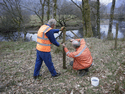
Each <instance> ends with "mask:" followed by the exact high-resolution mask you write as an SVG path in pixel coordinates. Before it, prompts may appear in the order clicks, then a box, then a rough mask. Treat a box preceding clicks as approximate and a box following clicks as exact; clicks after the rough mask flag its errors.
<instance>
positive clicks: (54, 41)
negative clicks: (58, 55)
mask: <svg viewBox="0 0 125 94" xmlns="http://www.w3.org/2000/svg"><path fill="white" fill-rule="evenodd" d="M56 32H59V29H52V30H50V31H49V32H47V33H46V36H47V37H48V38H49V40H50V42H51V43H53V44H54V45H56V46H59V43H58V42H57V41H56V38H55V37H54V33H56Z"/></svg>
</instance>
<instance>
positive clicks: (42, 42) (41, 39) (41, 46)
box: [36, 25, 52, 52]
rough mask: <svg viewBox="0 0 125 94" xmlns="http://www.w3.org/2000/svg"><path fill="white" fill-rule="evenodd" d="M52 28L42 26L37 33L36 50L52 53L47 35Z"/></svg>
mask: <svg viewBox="0 0 125 94" xmlns="http://www.w3.org/2000/svg"><path fill="white" fill-rule="evenodd" d="M51 29H52V28H51V27H49V26H47V25H42V26H41V27H40V29H39V30H38V33H37V46H36V49H37V50H39V51H42V52H50V51H51V44H52V43H51V42H50V40H49V39H48V37H47V36H46V33H47V32H48V31H49V30H51Z"/></svg>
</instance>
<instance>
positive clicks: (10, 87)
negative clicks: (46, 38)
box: [0, 38, 125, 94]
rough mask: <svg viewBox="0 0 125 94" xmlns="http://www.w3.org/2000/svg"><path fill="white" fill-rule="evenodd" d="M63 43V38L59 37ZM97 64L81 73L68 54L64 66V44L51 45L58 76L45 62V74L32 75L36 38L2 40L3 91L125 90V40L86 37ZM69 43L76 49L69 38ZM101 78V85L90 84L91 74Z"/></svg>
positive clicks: (90, 93) (95, 93)
mask: <svg viewBox="0 0 125 94" xmlns="http://www.w3.org/2000/svg"><path fill="white" fill-rule="evenodd" d="M59 42H60V43H61V40H60V41H59ZM86 42H87V46H88V47H89V49H90V51H91V54H92V57H93V63H94V65H93V66H92V67H91V68H90V72H89V73H88V75H85V76H83V77H79V76H78V72H77V71H76V70H73V69H72V67H71V66H70V65H69V63H70V61H73V59H72V58H69V57H66V66H67V69H63V68H62V67H63V58H62V57H63V55H62V47H61V46H60V47H58V48H57V47H56V46H54V45H52V50H51V55H52V61H53V63H54V66H55V69H56V70H57V72H60V73H61V76H59V77H58V78H52V77H51V75H50V72H49V71H48V69H47V67H46V66H45V64H44V63H43V65H42V68H41V71H40V73H41V74H42V77H40V78H39V79H37V80H34V79H33V77H32V76H33V71H34V66H35V59H36V49H35V48H36V42H0V77H1V79H0V93H17V94H18V93H23V94H25V93H29V94H38V93H42V94H47V93H48V94H53V93H55V94H70V93H71V92H73V94H84V93H85V94H118V93H122V94H124V92H125V80H124V79H125V70H124V68H125V42H124V41H120V40H119V41H118V47H117V49H114V40H110V41H108V40H106V41H105V42H104V41H102V40H99V39H96V38H86ZM66 46H67V47H68V49H69V50H70V52H71V51H75V50H74V49H73V48H72V47H71V44H70V43H69V41H67V44H66ZM93 76H95V77H98V78H99V79H100V82H99V85H98V86H97V87H94V86H92V85H91V77H93Z"/></svg>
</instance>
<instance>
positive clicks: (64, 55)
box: [62, 28, 67, 69]
mask: <svg viewBox="0 0 125 94" xmlns="http://www.w3.org/2000/svg"><path fill="white" fill-rule="evenodd" d="M65 38H66V28H64V29H63V42H62V43H65ZM63 69H67V67H66V53H65V51H64V47H63Z"/></svg>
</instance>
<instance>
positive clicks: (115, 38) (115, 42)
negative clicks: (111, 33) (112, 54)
mask: <svg viewBox="0 0 125 94" xmlns="http://www.w3.org/2000/svg"><path fill="white" fill-rule="evenodd" d="M117 36H118V23H116V35H115V49H117Z"/></svg>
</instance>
